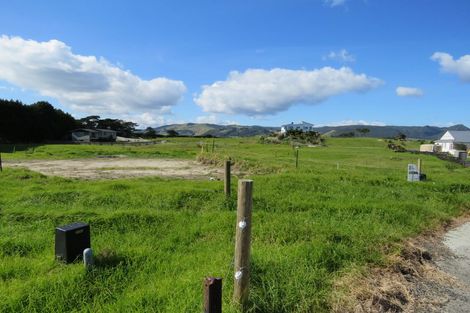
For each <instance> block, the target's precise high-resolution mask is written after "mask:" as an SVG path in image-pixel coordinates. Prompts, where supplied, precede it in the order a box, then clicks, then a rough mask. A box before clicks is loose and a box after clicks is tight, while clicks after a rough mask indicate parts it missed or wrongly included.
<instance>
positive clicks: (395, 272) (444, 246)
mask: <svg viewBox="0 0 470 313" xmlns="http://www.w3.org/2000/svg"><path fill="white" fill-rule="evenodd" d="M469 222H470V218H469V217H468V216H466V217H462V218H459V219H456V220H454V221H452V222H451V223H449V224H448V225H445V226H443V227H442V228H441V229H439V230H437V231H435V232H432V233H427V234H424V235H422V236H420V237H418V238H414V239H411V240H409V241H407V242H406V243H405V244H404V246H403V249H402V250H401V253H400V254H399V255H393V256H391V257H390V260H389V261H390V264H389V265H388V266H387V267H385V268H373V269H371V270H370V271H369V273H367V274H363V273H361V274H359V273H353V274H351V275H350V276H347V277H344V278H342V279H341V280H340V281H338V283H337V285H336V286H335V291H336V292H335V295H336V297H335V298H336V299H335V300H334V301H333V304H332V306H333V311H334V312H419V313H424V312H448V313H457V312H470V240H468V239H469V238H468V237H469V236H470V224H468V223H469ZM463 238H467V240H465V242H464V240H462V239H463ZM449 241H450V242H451V243H449ZM452 242H453V243H454V246H453V245H452Z"/></svg>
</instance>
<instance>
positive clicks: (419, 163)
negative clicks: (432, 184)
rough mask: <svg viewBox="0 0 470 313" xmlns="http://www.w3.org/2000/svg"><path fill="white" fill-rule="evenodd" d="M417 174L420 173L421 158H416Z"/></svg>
mask: <svg viewBox="0 0 470 313" xmlns="http://www.w3.org/2000/svg"><path fill="white" fill-rule="evenodd" d="M418 174H419V175H421V158H418Z"/></svg>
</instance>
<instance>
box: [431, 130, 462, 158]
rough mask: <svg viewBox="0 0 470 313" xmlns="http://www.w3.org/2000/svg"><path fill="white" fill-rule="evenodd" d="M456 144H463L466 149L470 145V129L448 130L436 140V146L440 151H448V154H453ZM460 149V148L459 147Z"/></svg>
mask: <svg viewBox="0 0 470 313" xmlns="http://www.w3.org/2000/svg"><path fill="white" fill-rule="evenodd" d="M457 145H465V146H466V147H467V149H468V148H469V147H470V131H469V130H465V131H457V130H449V131H447V132H446V133H445V134H444V135H443V136H442V137H441V139H439V140H437V141H436V146H437V147H438V149H439V150H440V151H441V152H448V153H450V154H455V153H456V151H459V149H456V148H458V147H456V146H457ZM460 150H461V149H460Z"/></svg>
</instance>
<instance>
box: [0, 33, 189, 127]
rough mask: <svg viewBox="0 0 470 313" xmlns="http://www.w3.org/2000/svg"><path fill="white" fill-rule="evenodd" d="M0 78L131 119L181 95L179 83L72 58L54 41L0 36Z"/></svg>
mask: <svg viewBox="0 0 470 313" xmlns="http://www.w3.org/2000/svg"><path fill="white" fill-rule="evenodd" d="M0 79H1V80H5V81H7V82H9V83H11V84H13V85H16V86H19V87H21V88H25V89H29V90H34V91H36V92H39V93H40V94H41V95H43V96H47V97H52V98H55V99H57V100H58V101H59V102H61V103H62V104H63V105H65V106H67V107H69V108H72V109H74V110H76V111H81V112H86V113H87V114H103V115H107V116H109V115H121V116H122V115H123V114H128V113H129V112H132V113H133V114H134V115H133V116H138V114H146V115H145V116H144V117H143V119H144V120H145V119H146V120H147V121H150V120H149V114H155V113H165V112H168V111H169V110H170V108H171V106H173V105H175V104H176V103H177V102H178V101H179V100H180V99H181V97H182V96H183V94H184V93H185V91H186V87H185V85H184V83H183V82H181V81H177V80H171V79H168V78H164V77H157V78H154V79H151V80H144V79H141V78H139V77H138V76H136V75H134V74H132V73H131V72H130V71H125V70H122V69H121V68H120V66H117V65H113V64H111V63H109V62H108V61H106V60H105V59H103V58H97V57H95V56H83V55H78V54H74V53H73V52H72V49H71V48H70V47H69V46H67V45H66V44H65V43H63V42H61V41H58V40H50V41H45V42H38V41H34V40H24V39H23V38H20V37H9V36H5V35H3V36H1V37H0Z"/></svg>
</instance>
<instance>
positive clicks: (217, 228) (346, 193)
mask: <svg viewBox="0 0 470 313" xmlns="http://www.w3.org/2000/svg"><path fill="white" fill-rule="evenodd" d="M199 141H200V140H193V139H174V140H173V141H170V142H169V143H168V144H161V145H155V146H151V147H132V148H130V149H129V148H128V147H119V146H42V147H37V148H36V149H35V151H34V153H33V154H32V155H33V156H31V157H29V156H25V155H26V154H24V152H21V151H17V152H15V153H14V154H7V155H6V159H18V158H71V157H91V156H96V155H99V154H108V155H111V154H124V155H129V156H134V157H186V158H195V157H196V155H197V154H198V153H200V147H198V142H199ZM411 144H412V143H411ZM385 146H386V143H384V142H382V141H378V140H376V139H366V138H364V139H362V138H361V139H336V140H334V139H331V140H329V141H327V147H319V148H302V149H301V151H300V163H299V169H298V170H296V169H295V158H294V155H293V151H292V148H291V147H289V146H287V145H261V144H257V143H256V139H224V140H221V139H217V140H216V148H215V152H214V153H213V154H212V153H209V154H207V155H205V157H206V158H208V159H214V160H220V159H223V158H226V157H231V158H232V159H233V160H234V161H235V162H236V163H237V164H242V165H243V169H244V175H245V176H249V177H251V178H252V179H254V212H253V223H254V224H253V230H252V232H253V233H252V235H253V245H252V277H251V290H250V310H251V311H252V312H266V313H267V312H327V311H328V310H329V308H330V306H329V301H330V294H331V290H332V284H333V282H334V281H335V279H338V278H339V277H341V275H343V274H344V273H347V272H348V271H350V270H351V269H352V268H355V269H357V268H367V267H368V266H372V265H381V264H384V263H385V262H386V258H385V257H384V256H385V254H386V253H393V251H395V250H397V249H399V242H400V241H401V240H403V239H404V238H406V237H409V236H413V235H415V234H418V233H419V232H421V231H423V230H425V229H428V228H432V227H434V226H436V225H438V224H439V223H441V222H443V221H445V220H448V219H450V218H451V217H452V216H456V215H458V214H460V213H462V212H463V211H464V210H468V209H469V208H470V178H469V170H468V169H464V168H453V169H452V171H450V170H449V169H448V168H446V163H445V162H443V161H441V160H437V159H434V158H432V157H430V156H423V157H422V158H423V168H424V171H425V172H426V174H427V176H428V177H429V178H430V180H429V181H427V182H420V183H408V182H406V164H408V163H409V162H413V161H415V160H416V155H412V154H399V153H393V152H391V151H389V150H388V149H387V148H386V147H385ZM49 153H50V155H49ZM72 153H75V154H72ZM28 155H29V154H28ZM256 173H258V174H256ZM260 173H262V175H261V174H260ZM0 184H1V187H0V311H1V312H67V311H85V312H199V311H201V305H202V279H203V278H204V277H205V276H207V275H214V276H221V277H223V278H224V292H223V302H224V304H223V305H224V312H236V307H234V306H233V305H232V303H231V293H232V290H233V289H232V283H233V282H232V277H233V272H232V271H233V251H234V231H235V225H234V223H235V216H236V212H235V210H236V192H235V191H236V190H235V187H236V186H235V184H236V181H235V184H234V186H233V187H232V188H233V192H232V194H233V196H232V197H230V198H228V199H227V198H226V197H225V195H224V194H223V184H222V182H218V181H200V180H199V181H190V180H179V179H161V178H156V177H155V178H149V177H147V178H140V179H119V180H101V181H81V180H76V179H63V178H57V177H46V176H44V175H41V174H38V173H34V172H30V171H27V170H22V169H9V168H6V169H5V170H4V172H3V173H0ZM73 221H85V222H88V223H90V225H91V232H92V247H93V250H94V252H95V254H96V255H97V266H96V267H95V268H94V269H93V270H92V271H91V272H86V271H85V270H84V268H83V265H82V264H79V263H78V264H72V265H64V264H61V263H58V262H56V261H54V251H53V249H54V248H53V247H54V228H55V227H56V226H59V225H63V224H66V223H70V222H73Z"/></svg>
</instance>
